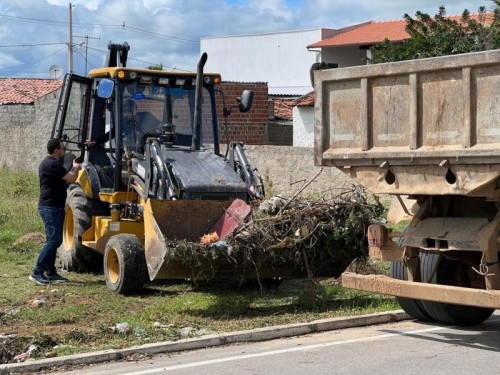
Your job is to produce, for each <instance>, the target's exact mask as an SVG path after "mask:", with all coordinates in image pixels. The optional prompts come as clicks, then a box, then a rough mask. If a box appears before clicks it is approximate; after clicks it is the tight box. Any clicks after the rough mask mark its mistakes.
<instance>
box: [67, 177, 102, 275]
mask: <svg viewBox="0 0 500 375" xmlns="http://www.w3.org/2000/svg"><path fill="white" fill-rule="evenodd" d="M94 206H95V204H94V203H93V202H91V200H90V199H88V198H87V196H86V195H85V193H84V192H83V190H82V188H81V187H80V186H79V185H76V184H73V185H71V186H70V187H69V188H68V196H67V198H66V207H65V216H64V226H63V242H62V244H61V246H59V248H58V249H57V255H58V257H59V260H60V261H61V265H62V267H63V269H66V270H68V271H75V272H97V271H100V269H101V267H102V255H101V254H98V253H96V252H95V251H93V250H92V249H91V248H89V247H86V246H84V245H83V244H82V236H83V233H84V232H85V231H86V230H87V229H89V228H90V227H91V225H92V215H93V214H96V213H95V212H94V211H95V207H94Z"/></svg>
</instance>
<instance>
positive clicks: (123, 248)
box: [104, 233, 147, 294]
mask: <svg viewBox="0 0 500 375" xmlns="http://www.w3.org/2000/svg"><path fill="white" fill-rule="evenodd" d="M111 249H114V250H115V251H116V253H117V255H118V260H119V269H120V271H119V278H118V280H117V282H116V283H113V282H112V281H111V280H110V279H109V276H108V272H107V268H108V266H107V264H106V262H107V259H108V256H107V255H108V251H110V250H111ZM104 262H105V264H104V275H105V278H106V285H107V287H108V288H109V289H111V290H112V291H114V292H118V293H120V294H131V293H134V292H137V291H139V290H141V289H142V287H143V285H144V282H145V281H146V272H147V269H146V258H145V254H144V249H143V246H142V244H141V242H140V241H139V239H138V238H137V237H136V236H135V235H133V234H128V233H121V234H117V235H115V236H113V237H111V238H110V239H109V240H108V243H107V244H106V250H105V253H104Z"/></svg>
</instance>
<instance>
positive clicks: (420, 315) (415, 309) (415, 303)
mask: <svg viewBox="0 0 500 375" xmlns="http://www.w3.org/2000/svg"><path fill="white" fill-rule="evenodd" d="M390 275H391V277H392V278H393V279H398V280H408V275H407V271H406V266H405V264H404V263H403V262H402V261H398V262H391V267H390ZM396 301H397V302H398V303H399V306H401V308H402V309H403V310H404V311H405V312H406V313H407V314H408V315H410V316H412V317H414V318H415V319H419V320H423V321H427V322H429V321H433V318H432V317H431V316H430V315H429V314H427V312H426V310H425V308H424V307H423V306H422V303H421V302H422V301H421V300H418V299H414V298H406V297H396Z"/></svg>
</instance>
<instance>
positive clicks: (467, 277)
mask: <svg viewBox="0 0 500 375" xmlns="http://www.w3.org/2000/svg"><path fill="white" fill-rule="evenodd" d="M499 87H500V50H492V51H486V52H477V53H468V54H461V55H454V56H444V57H436V58H428V59H420V60H411V61H403V62H395V63H384V64H377V65H366V66H358V67H350V68H341V69H327V70H318V71H315V72H314V89H315V93H316V101H315V164H316V165H318V166H331V167H337V168H339V169H340V170H341V171H343V172H344V173H346V174H347V175H348V176H350V177H352V178H353V179H354V180H356V181H357V182H358V183H360V184H361V185H363V186H365V187H366V188H367V189H369V190H370V191H372V192H373V193H375V194H389V195H394V196H396V197H402V196H408V198H409V199H410V202H411V200H413V202H415V205H414V206H415V207H414V210H413V211H412V212H411V214H412V218H411V221H410V222H409V224H408V226H407V228H406V230H404V231H400V232H399V233H396V232H391V231H390V230H388V229H387V228H386V226H383V225H380V224H374V225H371V226H370V227H369V228H368V245H369V256H370V258H372V259H376V260H386V261H390V262H391V268H390V273H391V275H390V277H389V276H380V275H358V274H353V273H344V274H343V276H342V283H343V285H344V286H346V287H349V288H355V289H360V290H365V291H371V292H378V293H383V294H389V295H394V296H396V298H397V300H398V302H399V303H400V305H401V307H402V308H403V309H404V310H405V311H406V312H407V313H408V314H409V315H411V316H413V317H415V318H419V319H422V320H429V321H433V320H434V321H439V322H444V323H448V324H458V325H469V324H476V323H480V322H482V321H484V320H485V319H487V318H488V317H489V316H490V315H491V314H492V313H493V311H494V310H495V309H498V308H500V268H499V246H500V245H499V242H500V236H499V231H500V211H499V207H500V206H499V202H500V95H499V93H498V88H499ZM393 201H396V200H393ZM399 202H400V203H401V202H404V201H403V199H399ZM404 208H405V210H406V211H407V212H410V207H407V206H405V207H404ZM396 239H398V241H395V240H396Z"/></svg>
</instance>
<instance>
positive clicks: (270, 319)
mask: <svg viewBox="0 0 500 375" xmlns="http://www.w3.org/2000/svg"><path fill="white" fill-rule="evenodd" d="M0 188H1V189H2V191H3V192H5V194H4V196H3V199H2V200H0V285H1V288H0V333H4V334H6V333H9V334H15V336H14V337H11V338H9V339H7V340H6V341H5V345H4V346H3V347H2V348H3V351H2V350H0V362H2V363H8V362H11V361H12V359H13V357H14V356H15V355H17V354H20V353H22V352H24V351H26V350H28V348H29V346H30V345H37V347H38V350H37V351H36V352H34V354H33V357H35V358H43V357H48V356H60V355H67V354H75V353H81V352H86V351H92V350H102V349H111V348H122V347H127V346H131V345H139V344H145V343H151V342H158V341H165V340H177V339H180V338H186V337H195V336H200V335H204V334H209V333H222V332H228V331H235V330H246V329H253V328H260V327H267V326H273V325H280V324H289V323H299V322H308V321H312V320H317V319H324V318H331V317H339V316H349V315H359V314H365V313H372V312H380V311H387V310H393V309H398V308H399V307H398V305H397V304H396V302H395V300H394V299H393V298H392V297H385V296H380V295H375V294H370V293H362V292H356V291H353V290H348V289H344V288H342V287H340V286H339V285H337V284H336V282H335V281H334V280H332V279H325V280H322V281H316V282H311V281H308V280H290V281H286V282H284V283H283V284H282V285H281V286H279V287H274V288H272V287H269V288H266V289H264V290H262V289H261V288H260V287H259V285H256V284H255V283H253V284H252V283H246V282H241V281H240V280H227V281H218V280H216V281H211V282H199V283H197V284H194V283H191V282H189V281H168V282H161V281H155V282H152V283H150V284H148V285H146V287H145V289H144V292H143V293H141V294H137V295H133V296H127V297H124V296H121V295H117V294H114V293H113V292H111V291H110V290H108V289H107V288H106V285H105V282H104V277H103V275H96V274H79V273H65V274H64V276H67V277H68V278H69V279H70V280H71V282H70V283H67V284H59V285H56V284H55V285H51V286H48V287H41V286H38V285H35V284H33V283H32V282H30V281H28V279H27V277H28V275H29V273H30V272H31V270H32V268H33V266H34V263H35V260H36V257H37V254H38V251H39V250H40V248H41V244H42V242H43V235H42V232H43V226H42V222H41V219H40V218H39V216H38V212H37V209H36V205H37V199H38V182H37V178H36V176H35V175H32V174H27V173H23V174H20V173H19V172H12V171H9V170H7V169H6V168H0ZM123 324H125V327H126V329H123V327H124V325H123ZM0 349H1V348H0Z"/></svg>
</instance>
